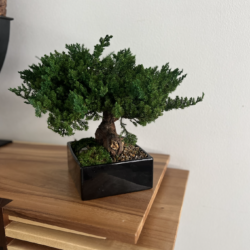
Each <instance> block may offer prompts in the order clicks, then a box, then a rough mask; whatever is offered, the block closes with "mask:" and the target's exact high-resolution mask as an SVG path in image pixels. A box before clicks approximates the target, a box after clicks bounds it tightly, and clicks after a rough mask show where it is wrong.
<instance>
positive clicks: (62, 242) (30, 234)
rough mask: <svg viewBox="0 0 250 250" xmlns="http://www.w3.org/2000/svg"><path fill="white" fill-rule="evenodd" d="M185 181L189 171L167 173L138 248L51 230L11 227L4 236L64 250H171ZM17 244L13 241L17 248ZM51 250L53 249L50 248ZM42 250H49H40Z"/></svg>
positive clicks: (34, 247)
mask: <svg viewBox="0 0 250 250" xmlns="http://www.w3.org/2000/svg"><path fill="white" fill-rule="evenodd" d="M187 179H188V171H185V170H178V169H168V170H167V172H166V175H165V177H164V179H163V182H162V185H161V187H160V190H159V192H158V194H157V197H156V199H155V202H154V204H153V206H152V209H151V210H150V213H149V215H148V219H147V220H146V223H145V226H144V227H143V229H142V233H141V236H140V239H139V241H138V243H137V245H131V244H127V243H124V242H118V241H114V240H100V239H94V238H90V237H85V236H79V235H72V234H70V233H65V232H60V231H55V230H51V229H46V228H41V227H36V226H30V225H24V224H20V223H19V224H17V223H16V222H14V223H15V224H12V225H11V224H10V225H9V226H8V227H7V229H6V234H7V235H9V236H11V237H15V238H18V239H22V240H28V241H31V242H35V243H39V244H45V245H47V246H50V247H51V246H53V247H57V248H59V249H65V250H66V249H67V250H71V249H72V250H86V249H88V250H94V249H95V250H118V249H124V250H125V249H126V250H127V249H129V250H173V248H174V243H175V239H176V233H177V228H178V224H179V221H180V214H181V209H182V204H183V199H184V193H185V189H186V183H187ZM17 243H18V241H16V245H18V244H17ZM19 244H21V247H17V248H15V249H12V248H8V250H30V249H32V250H40V248H39V247H38V245H36V244H32V243H26V244H27V248H25V243H24V242H21V243H19ZM32 247H33V248H32ZM53 249H54V248H53ZM41 250H51V248H48V249H47V248H44V249H43V248H42V249H41Z"/></svg>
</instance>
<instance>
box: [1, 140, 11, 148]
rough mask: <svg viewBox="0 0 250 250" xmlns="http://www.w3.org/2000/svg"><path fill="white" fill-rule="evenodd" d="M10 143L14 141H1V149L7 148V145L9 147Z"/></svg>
mask: <svg viewBox="0 0 250 250" xmlns="http://www.w3.org/2000/svg"><path fill="white" fill-rule="evenodd" d="M9 143H12V141H9V140H0V147H2V146H5V145H7V144H9Z"/></svg>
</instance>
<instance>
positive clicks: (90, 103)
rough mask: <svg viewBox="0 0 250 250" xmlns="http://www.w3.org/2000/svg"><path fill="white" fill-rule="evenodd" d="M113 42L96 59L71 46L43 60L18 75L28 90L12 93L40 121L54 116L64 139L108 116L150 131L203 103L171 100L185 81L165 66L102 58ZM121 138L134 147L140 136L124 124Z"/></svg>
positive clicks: (51, 122)
mask: <svg viewBox="0 0 250 250" xmlns="http://www.w3.org/2000/svg"><path fill="white" fill-rule="evenodd" d="M111 38H112V36H108V35H107V36H106V37H105V38H101V39H100V43H99V44H97V45H96V46H95V47H94V51H93V53H90V51H89V50H88V49H87V48H85V47H84V45H80V44H71V45H66V48H67V50H68V51H67V53H65V52H62V53H59V52H57V51H55V52H54V53H50V55H44V56H43V57H42V58H41V59H40V60H41V62H40V63H38V64H37V65H35V64H33V65H31V66H30V67H29V69H27V70H24V71H21V72H19V73H20V75H21V78H22V79H23V84H22V85H21V86H19V87H18V88H14V89H10V91H12V92H14V93H15V94H16V95H18V96H20V97H22V98H24V99H25V103H27V104H31V105H32V106H33V107H34V108H35V113H36V116H38V117H40V116H41V115H42V114H45V113H46V112H49V118H48V127H49V128H50V129H52V130H53V131H54V132H56V133H59V134H60V135H62V136H64V135H73V134H74V130H87V129H88V120H99V119H100V118H101V114H102V112H104V111H108V112H109V113H112V114H113V116H114V117H116V118H117V119H119V118H120V119H122V118H124V119H128V120H130V121H131V122H132V123H133V124H134V125H138V124H139V125H142V126H145V125H147V124H148V123H150V122H152V121H155V120H156V119H157V118H158V117H159V116H162V115H163V112H164V111H169V110H171V109H178V108H186V107H188V106H190V105H195V104H196V103H198V102H200V101H202V99H203V97H204V95H202V97H198V98H197V100H194V99H193V98H191V99H189V100H188V99H187V98H179V97H176V98H175V99H173V100H172V99H171V98H169V94H170V93H172V92H173V91H174V90H175V89H176V88H177V86H179V85H180V83H181V82H182V81H183V79H184V78H185V77H186V75H183V74H182V70H179V69H174V70H172V69H171V68H170V67H169V64H168V63H166V64H165V65H163V66H162V67H161V69H158V67H149V68H145V67H144V66H143V65H142V64H138V65H136V62H135V56H134V55H133V54H132V53H131V51H130V49H123V50H120V51H119V52H117V53H111V54H109V55H107V56H105V57H102V53H103V51H104V48H105V47H107V46H109V44H110V39H111ZM121 126H122V129H123V130H122V131H123V132H122V133H123V134H124V135H125V140H126V141H127V142H129V143H135V142H136V136H135V135H132V134H131V133H129V132H128V131H127V130H126V128H125V124H124V123H123V122H122V120H121Z"/></svg>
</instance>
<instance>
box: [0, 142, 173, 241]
mask: <svg viewBox="0 0 250 250" xmlns="http://www.w3.org/2000/svg"><path fill="white" fill-rule="evenodd" d="M153 156H154V155H153ZM168 161H169V156H167V155H161V156H160V157H157V158H156V159H155V161H154V187H153V189H150V190H146V191H141V192H135V193H129V194H123V195H117V196H111V197H106V198H101V199H96V200H91V201H81V199H80V196H79V194H78V192H77V190H76V188H75V185H74V183H73V181H72V179H71V177H70V175H69V174H68V168H67V151H66V146H53V145H35V144H23V143H13V144H9V145H7V146H4V147H1V148H0V190H1V192H0V194H1V198H8V199H11V200H12V202H10V203H9V204H8V205H7V206H5V207H4V208H3V211H4V213H6V214H8V215H11V216H15V217H19V218H23V219H28V220H32V221H36V222H39V223H45V224H49V225H53V226H57V227H62V228H66V229H70V230H75V231H79V232H84V233H87V234H92V235H96V236H100V237H106V238H108V239H112V240H118V241H125V242H128V243H132V244H134V243H136V241H137V240H138V238H139V236H140V232H141V229H142V227H143V225H144V222H145V220H146V217H147V213H148V212H149V210H150V207H151V205H152V203H153V199H154V198H155V196H156V194H157V191H158V188H159V186H160V182H161V179H162V177H163V176H164V173H165V171H166V167H167V164H168Z"/></svg>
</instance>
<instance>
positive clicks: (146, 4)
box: [0, 0, 250, 250]
mask: <svg viewBox="0 0 250 250" xmlns="http://www.w3.org/2000/svg"><path fill="white" fill-rule="evenodd" d="M8 16H11V17H14V18H15V20H14V21H13V22H12V27H11V37H10V44H9V50H8V54H7V58H6V61H5V65H4V67H3V70H2V72H1V74H0V117H1V118H0V119H1V120H0V121H1V122H0V135H1V137H2V138H6V139H7V138H9V139H13V140H21V141H32V142H43V143H53V144H65V143H66V142H67V141H69V140H71V139H72V138H62V137H60V136H59V135H57V134H55V133H53V132H52V131H50V130H49V129H47V123H46V116H44V117H43V118H37V117H35V115H34V110H33V108H32V107H31V106H29V105H26V104H23V100H22V99H21V98H18V97H16V96H15V95H14V94H13V93H11V92H9V91H8V90H7V89H8V88H10V87H16V86H18V85H19V84H20V83H21V80H20V78H19V74H18V73H17V72H18V71H19V70H23V69H26V68H27V66H28V65H30V64H32V63H36V62H37V59H36V58H35V56H38V57H39V56H42V55H43V54H45V53H49V52H51V51H53V50H54V49H56V50H58V51H61V50H63V49H64V46H65V43H76V42H78V43H84V44H85V45H86V46H88V47H89V48H93V46H94V45H95V44H96V43H97V42H98V39H99V38H100V37H101V36H105V35H106V34H112V35H113V36H114V38H113V40H112V42H111V48H110V49H109V50H108V51H117V50H119V49H123V48H126V47H130V48H131V50H132V52H134V53H135V54H136V55H137V62H138V63H143V64H145V65H147V66H155V65H159V66H161V65H162V64H163V63H165V62H170V65H171V66H172V67H173V68H174V67H179V68H183V69H184V71H185V72H187V73H188V77H187V78H186V80H185V81H184V82H183V83H182V85H181V86H180V87H179V89H178V90H177V92H176V93H175V94H178V95H182V96H197V95H200V94H201V93H202V92H203V91H204V92H205V94H206V95H205V99H204V102H203V103H201V104H199V105H197V106H195V107H190V108H188V109H186V110H177V111H170V112H168V113H166V114H165V115H164V116H163V117H161V118H159V119H158V120H157V121H156V122H155V123H153V124H150V125H148V126H147V127H140V128H136V129H135V128H134V127H133V126H129V128H130V129H131V130H132V131H134V132H135V133H136V134H137V135H138V138H139V142H138V144H139V145H140V146H142V147H143V148H145V149H146V150H148V151H151V152H152V151H154V152H159V153H166V154H170V155H171V157H172V158H171V166H172V167H176V168H183V169H188V170H190V179H189V182H188V188H187V193H186V197H185V202H184V207H183V212H182V217H181V223H180V227H179V232H178V236H177V242H176V247H175V249H176V250H200V249H202V250H211V249H213V250H224V249H226V250H235V249H237V250H243V249H244V250H248V249H250V235H249V231H250V193H249V192H250V166H249V163H250V153H249V149H250V117H249V114H250V112H249V111H250V98H249V97H250V82H249V81H250V70H249V66H250V42H249V41H250V26H249V25H250V1H247V0H237V1H232V0H223V1H216V0H210V1H207V0H199V1H197V0H189V1H185V0H179V1H176V0H175V1H174V0H169V1H164V0H154V1H148V0H133V1H132V0H126V1H125V0H120V1H115V0H112V1H111V0H106V1H102V0H96V1H91V0H88V1H86V0H85V1H80V0H75V1H66V0H60V1H59V0H54V1H49V0H37V1H30V0H9V1H8ZM97 126H98V122H92V123H91V126H90V129H89V131H88V132H81V133H76V135H75V137H76V138H78V139H79V138H81V137H86V136H93V135H94V132H95V129H96V128H97Z"/></svg>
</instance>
